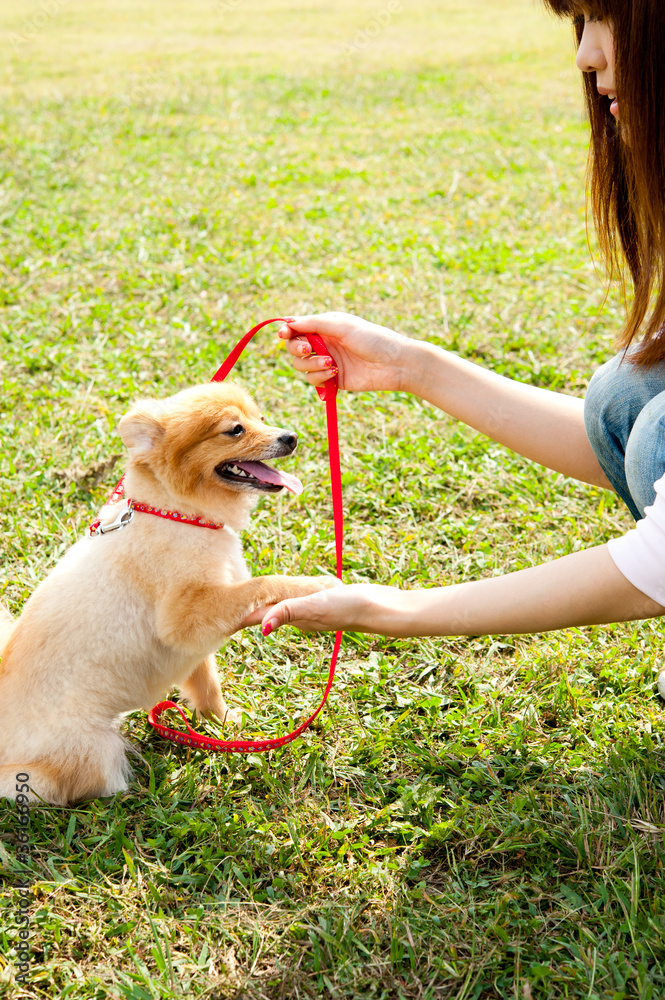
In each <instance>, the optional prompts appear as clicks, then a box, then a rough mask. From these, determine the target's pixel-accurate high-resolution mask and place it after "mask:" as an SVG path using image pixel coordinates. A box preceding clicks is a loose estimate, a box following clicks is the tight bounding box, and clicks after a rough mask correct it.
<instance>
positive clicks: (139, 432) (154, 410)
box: [118, 399, 164, 458]
mask: <svg viewBox="0 0 665 1000" xmlns="http://www.w3.org/2000/svg"><path fill="white" fill-rule="evenodd" d="M118 432H119V434H120V437H121V438H122V440H123V441H124V443H125V445H126V446H127V448H128V450H129V454H130V455H131V457H132V458H141V457H147V455H148V454H149V453H150V452H151V451H152V450H153V448H154V447H155V445H156V444H158V442H159V441H160V440H161V438H162V437H163V435H164V423H163V413H162V407H160V405H159V403H158V402H156V401H155V400H149V399H148V400H141V402H139V403H135V404H134V406H133V407H132V408H131V410H130V411H129V413H126V414H125V415H124V417H123V418H122V420H121V421H120V423H119V424H118Z"/></svg>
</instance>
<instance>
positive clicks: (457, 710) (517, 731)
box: [0, 0, 665, 1000]
mask: <svg viewBox="0 0 665 1000" xmlns="http://www.w3.org/2000/svg"><path fill="white" fill-rule="evenodd" d="M386 6H387V5H386ZM381 9H383V8H381V7H380V6H379V7H374V6H372V5H371V4H369V3H366V4H362V5H358V4H351V3H349V4H348V5H347V4H342V3H340V4H339V5H334V6H333V5H330V4H318V5H317V4H315V3H313V2H312V3H311V4H308V5H306V7H305V9H304V10H303V9H296V8H292V7H290V6H289V5H288V4H286V3H278V2H277V0H274V2H271V3H268V2H264V3H262V4H259V3H258V2H256V0H255V2H250V0H245V3H243V4H240V5H237V6H236V7H235V8H233V9H225V10H224V12H223V17H222V16H221V13H222V12H220V10H217V9H216V8H215V7H214V5H213V4H210V5H206V4H203V3H201V4H198V3H197V4H192V5H191V6H185V5H184V4H179V3H177V2H173V3H169V4H163V5H159V6H158V5H152V4H148V3H143V4H132V5H121V4H118V5H113V6H112V7H108V8H107V5H106V4H102V3H101V2H96V3H91V4H90V5H87V4H86V5H84V4H83V3H82V2H80V0H71V2H70V3H68V4H62V5H61V6H60V8H58V13H57V14H56V15H55V16H53V17H51V18H50V20H48V21H47V23H46V24H45V25H44V26H43V27H42V28H41V29H40V30H39V31H38V32H37V33H36V34H35V35H34V37H32V38H30V39H29V40H28V41H26V42H25V43H20V44H18V43H17V44H14V45H10V51H9V54H8V57H7V59H6V61H5V63H4V65H3V68H2V76H1V77H0V86H2V87H4V94H5V98H4V99H3V104H2V108H1V110H0V115H1V116H2V127H3V133H4V135H5V137H6V141H5V144H4V147H3V150H2V154H1V156H2V159H1V161H0V171H1V177H2V186H1V187H0V194H1V197H2V200H1V202H0V226H1V227H2V246H3V251H2V260H1V266H2V272H3V281H2V289H1V291H0V295H1V296H2V300H1V314H0V343H1V345H2V347H1V351H0V379H1V385H2V395H1V396H0V432H1V433H2V439H3V444H4V447H3V449H2V455H1V457H0V537H1V539H2V562H1V565H2V576H1V577H0V589H1V590H2V591H3V593H4V600H5V601H7V602H8V603H9V605H10V606H11V607H12V609H13V610H14V611H15V612H18V611H20V608H21V605H22V603H23V601H24V600H25V599H26V598H27V596H28V595H29V594H30V592H31V591H32V590H33V589H34V586H35V585H36V583H37V582H38V581H39V580H40V579H41V578H42V577H43V575H44V574H45V573H46V572H47V571H48V570H49V569H50V568H51V567H52V566H53V564H54V563H55V561H56V560H57V558H58V557H59V556H60V555H61V554H62V552H63V551H64V550H65V548H66V547H67V546H68V545H69V544H71V542H72V541H74V539H75V538H76V537H77V536H78V535H79V534H80V532H81V531H82V530H83V529H84V527H85V525H86V524H87V523H88V522H89V521H90V520H91V518H92V516H93V514H94V512H95V511H96V509H97V508H98V506H99V505H100V503H101V502H102V500H103V499H104V498H105V496H106V494H107V492H108V490H109V488H110V487H111V485H112V484H114V483H115V481H116V479H117V478H118V475H119V470H120V468H121V466H122V459H121V458H120V459H118V460H117V462H116V467H115V468H111V467H110V465H111V463H110V462H109V460H110V459H112V457H113V456H116V455H120V454H121V444H120V441H119V439H118V437H117V436H116V434H115V431H114V428H115V426H116V424H117V420H118V418H119V417H120V415H121V414H122V413H123V412H124V411H125V409H126V408H127V406H128V404H129V402H130V400H131V399H133V398H135V397H136V395H137V394H140V393H145V394H147V395H158V394H160V393H168V392H171V391H175V390H177V389H179V388H181V387H183V386H185V385H188V384H191V383H192V382H195V381H204V380H206V379H208V378H209V377H210V375H211V374H212V373H213V371H214V370H215V368H216V367H217V366H218V364H219V363H220V361H221V359H222V357H223V356H224V355H225V352H226V350H227V349H228V348H229V347H230V346H231V344H233V343H234V342H235V341H236V339H237V338H238V337H239V336H240V335H241V334H242V333H243V332H244V331H245V330H246V329H248V328H249V326H250V325H252V324H253V323H254V322H258V321H259V320H260V319H262V318H265V317H267V316H269V315H284V314H289V313H297V312H300V311H302V310H310V309H317V310H319V309H328V308H341V309H346V310H349V311H353V312H356V313H359V314H360V315H363V316H367V317H369V318H372V319H376V320H379V321H380V322H382V323H384V324H387V325H389V326H393V327H395V328H397V329H400V330H403V331H404V332H407V333H409V334H411V335H413V336H415V337H421V338H431V339H432V340H434V341H436V342H437V343H441V344H443V345H445V346H447V347H450V348H452V349H453V350H456V351H458V352H459V353H461V354H463V355H464V356H466V357H470V358H473V359H476V360H478V361H479V362H481V363H483V364H487V365H489V366H492V367H493V368H495V369H496V370H498V371H501V372H504V373H506V374H508V375H511V376H513V377H516V378H518V379H521V380H524V381H528V382H532V383H534V384H538V385H544V386H551V387H553V388H557V389H561V390H564V391H568V392H573V393H576V394H582V393H583V392H584V388H585V385H586V383H587V381H588V378H589V376H590V373H591V372H592V370H593V369H594V367H595V366H596V365H597V364H599V363H600V362H601V361H602V360H604V359H605V358H606V357H608V356H609V353H610V351H611V344H612V339H613V337H614V335H615V333H616V332H617V330H618V328H619V325H620V322H621V308H620V303H619V301H618V299H617V297H616V296H615V295H614V294H612V295H610V297H609V299H608V303H607V305H606V306H605V308H604V309H603V310H602V312H601V304H602V301H603V296H604V291H603V287H602V283H601V281H600V280H599V278H598V276H597V275H596V274H595V272H594V269H593V265H592V264H591V263H590V260H589V253H588V248H587V245H586V234H585V213H584V198H583V194H584V192H583V189H584V158H585V144H586V131H585V127H584V124H583V122H582V118H581V113H580V104H581V102H580V99H579V95H578V82H577V81H576V79H575V76H574V71H573V68H572V58H571V49H570V39H569V35H568V32H567V30H566V29H565V28H564V27H561V26H558V25H556V24H553V23H552V22H550V21H548V20H547V19H546V18H545V17H544V15H542V14H541V13H540V12H539V10H538V8H537V7H536V6H535V5H532V4H530V3H528V2H526V0H525V2H522V0H512V2H505V3H498V2H496V0H494V2H492V3H489V2H482V3H481V2H480V0H479V2H478V3H474V4H471V5H464V6H462V5H460V6H459V7H456V6H455V5H453V4H452V2H446V3H434V2H425V0H422V2H419V3H418V4H409V5H407V4H404V5H403V8H402V9H401V11H398V12H397V13H396V14H395V16H394V18H393V20H392V21H391V23H390V24H389V25H388V26H387V28H386V29H385V31H384V32H383V33H381V34H379V35H377V37H376V38H375V39H373V40H371V43H370V44H367V45H361V46H360V47H359V48H357V49H356V50H354V51H353V52H349V51H348V50H347V49H345V48H344V45H345V43H346V44H347V45H351V46H352V45H353V40H354V38H356V36H357V33H358V32H359V31H362V30H363V29H364V26H365V25H367V24H368V23H369V21H370V20H371V18H372V17H374V16H375V15H376V14H377V12H379V11H380V10H381ZM38 10H39V5H34V6H30V7H29V8H28V6H27V5H25V4H23V3H17V2H11V3H7V4H5V5H4V6H3V11H2V13H1V14H0V19H1V20H2V22H3V26H4V27H5V28H6V29H7V31H8V32H10V33H14V34H16V33H17V32H18V31H19V30H25V29H24V28H23V29H22V28H21V26H22V25H23V24H24V21H25V19H26V18H29V17H31V16H34V13H35V12H37V11H38ZM10 88H11V91H10ZM237 371H238V377H239V378H240V379H241V380H242V382H243V383H244V384H245V385H246V386H247V387H248V388H250V390H251V391H252V392H253V393H254V394H255V395H256V397H257V398H258V399H259V401H260V404H261V406H262V408H263V411H264V412H265V413H266V414H267V415H269V416H271V417H272V418H274V419H275V420H280V421H283V422H284V423H286V424H288V425H289V426H293V427H294V428H295V429H297V430H298V432H299V434H300V435H301V445H300V448H299V454H298V456H297V457H296V458H295V459H294V460H293V462H292V463H290V466H289V467H290V468H292V469H293V470H297V471H298V474H299V475H300V477H301V478H302V479H303V480H304V481H305V483H306V491H305V493H304V495H303V497H302V498H301V500H299V501H295V500H288V499H287V500H282V499H277V500H270V499H267V500H265V501H264V502H262V504H261V506H260V508H259V510H258V512H257V514H256V516H255V518H254V528H255V531H254V532H253V534H252V536H251V537H250V536H248V537H247V538H246V540H245V551H246V554H247V558H248V562H249V564H250V566H251V568H252V570H253V572H255V573H268V572H272V571H273V570H275V569H278V570H280V571H283V572H294V573H296V572H308V573H309V572H316V571H318V570H319V569H322V568H323V569H326V570H328V571H329V570H330V569H331V568H332V566H333V538H332V523H331V514H330V501H329V496H328V485H327V472H326V454H325V452H326V445H325V430H324V419H323V413H322V409H321V406H320V404H319V402H318V400H317V397H316V395H315V393H314V392H313V391H312V390H311V389H309V388H308V387H307V386H306V385H304V384H303V383H302V382H301V381H299V380H298V379H297V378H295V377H294V376H293V374H292V372H291V369H290V366H289V365H288V364H287V361H286V358H285V354H284V352H283V350H282V348H281V347H280V345H278V344H277V343H276V342H275V340H274V339H273V338H272V337H271V336H270V334H269V333H266V334H264V335H263V336H262V337H261V339H258V340H257V341H256V342H255V343H254V344H253V345H252V347H251V348H249V349H248V351H247V352H246V354H245V355H244V358H243V361H242V363H241V365H240V367H239V369H238V370H237ZM340 431H341V438H342V448H343V468H344V474H345V505H346V511H347V526H348V527H347V540H346V552H345V576H346V579H347V580H348V581H379V582H382V583H393V584H396V585H400V586H405V587H409V586H423V585H432V584H440V583H448V582H450V583H452V582H456V581H460V580H466V579H474V578H479V577H482V576H487V575H492V574H495V573H501V572H506V571H510V570H513V569H517V568H520V567H523V566H529V565H533V564H535V563H538V562H540V561H543V560H546V559H551V558H554V557H556V556H558V555H562V554H564V553H566V552H569V551H571V550H573V549H574V548H577V547H581V546H582V547H583V546H588V545H594V544H598V543H599V542H601V541H603V540H605V539H607V538H609V537H611V536H612V535H616V534H619V533H621V532H622V531H624V530H625V529H626V528H627V527H628V526H629V524H630V520H629V517H628V515H627V513H626V512H625V511H624V509H623V508H622V506H621V504H620V503H619V502H618V501H617V500H616V498H614V497H613V496H612V495H610V494H608V493H605V492H603V491H601V490H597V489H594V488H592V487H587V486H583V485H580V484H578V483H574V482H571V481H568V480H565V479H564V478H563V477H561V476H557V475H554V474H550V473H548V472H546V471H544V470H543V469H541V468H540V467H537V466H534V465H531V464H529V463H528V462H526V461H524V460H522V459H520V458H518V457H515V456H513V455H511V454H509V453H507V452H506V451H505V450H504V449H502V448H500V447H499V446H497V445H495V444H493V443H492V442H489V441H488V440H486V439H485V438H483V437H482V436H479V435H477V434H475V433H473V432H471V431H469V430H468V429H466V428H463V427H459V426H457V425H455V424H453V423H452V422H450V421H449V420H448V419H447V418H446V417H445V416H444V415H442V414H440V413H438V412H436V411H434V410H433V409H432V408H430V407H429V406H426V405H423V404H421V403H419V402H418V401H416V400H414V399H411V398H409V397H407V396H405V395H403V394H387V395H382V396H380V397H379V396H371V395H369V394H367V395H365V394H360V395H357V396H354V397H351V396H344V397H342V399H341V401H340ZM660 641H661V629H660V626H659V624H658V623H657V622H647V623H642V624H631V625H618V626H610V627H606V628H592V629H571V630H568V631H565V632H561V633H553V634H549V635H538V636H531V637H517V638H514V637H499V638H498V639H497V638H496V637H476V638H468V639H466V638H464V639H441V640H417V641H416V640H414V641H392V640H382V639H378V638H373V637H370V636H359V635H347V636H346V637H345V642H344V647H343V653H342V658H341V663H340V669H339V674H338V678H337V680H336V683H335V686H334V688H333V691H332V694H331V697H330V701H329V707H327V708H326V710H325V712H324V714H323V715H322V716H321V717H320V718H319V720H317V723H316V724H315V726H314V727H313V731H311V732H310V733H308V734H307V735H306V736H305V737H304V738H303V739H302V740H300V741H299V742H297V743H295V744H293V745H292V746H291V747H289V748H286V749H285V750H283V751H279V752H275V753H272V754H269V755H266V756H250V757H247V758H245V757H226V756H220V757H208V756H206V755H204V754H200V753H197V752H191V751H184V750H182V749H178V748H174V747H171V746H169V745H168V744H166V743H164V741H162V740H161V739H159V738H157V737H155V736H153V734H152V732H151V731H149V727H147V725H146V721H145V716H144V714H143V713H136V714H135V715H134V716H132V717H131V718H130V719H129V720H128V722H127V725H126V731H127V733H128V735H129V736H130V738H131V739H132V741H133V743H134V744H135V745H136V746H137V747H138V748H139V750H140V751H141V754H142V759H140V760H138V761H137V780H136V782H135V784H134V785H133V786H132V788H131V790H130V791H129V792H128V793H127V794H125V795H122V796H118V797H116V798H115V799H113V800H108V801H97V802H93V803H89V804H86V805H84V806H81V807H80V808H76V809H72V810H61V809H55V808H39V809H34V810H33V811H32V819H31V836H32V847H33V852H32V862H31V864H30V865H29V866H28V869H27V870H25V869H24V868H22V867H21V865H20V864H19V863H18V862H17V860H16V846H17V845H16V834H17V830H18V826H17V815H16V809H15V807H14V806H13V805H10V804H7V803H3V804H2V805H1V806H0V831H1V832H0V836H1V838H2V839H1V840H0V855H1V860H2V865H3V874H4V883H3V889H2V893H1V896H0V900H1V905H2V909H3V919H2V921H1V922H0V926H1V927H2V930H0V935H2V947H1V948H0V995H3V996H8V997H12V998H13V997H17V998H20V997H33V996H44V997H47V996H53V995H59V996H66V997H71V998H76V1000H79V998H86V1000H92V998H102V997H113V998H118V1000H119V998H123V1000H125V998H126V1000H130V998H131V1000H143V998H162V997H164V998H171V997H188V998H189V997H196V998H198V997H200V998H204V997H213V998H227V997H234V998H237V1000H240V998H247V1000H261V998H270V1000H273V998H275V1000H276V998H281V997H299V998H305V997H319V996H326V997H331V998H340V1000H341V998H362V1000H365V998H367V1000H370V998H371V1000H374V998H377V1000H378V998H390V1000H392V998H395V1000H398V998H399V1000H402V998H404V1000H406V998H412V997H413V998H424V1000H435V998H436V1000H439V998H441V1000H444V998H445V1000H447V998H451V1000H452V998H455V1000H490V998H499V1000H503V998H511V1000H512V998H515V1000H522V998H524V1000H529V998H532V1000H536V998H538V1000H550V998H557V1000H558V998H574V1000H626V998H643V1000H657V998H659V997H662V996H663V995H665V981H664V980H665V975H664V973H663V971H662V968H663V956H664V954H665V940H664V938H665V919H664V917H663V913H662V908H663V904H662V899H663V897H664V890H665V875H664V872H663V862H664V860H665V850H664V842H663V833H664V832H665V811H664V806H663V789H664V785H665V779H664V778H663V775H662V769H663V762H664V754H663V741H662V737H661V731H662V727H663V721H664V712H663V708H662V707H661V702H660V701H659V700H658V698H657V696H656V694H655V690H654V683H653V681H654V671H655V670H656V669H657V668H658V663H657V661H658V657H659V653H660ZM330 646H331V641H330V638H329V637H321V638H314V637H304V636H301V635H300V634H298V633H296V632H290V631H288V630H282V631H280V632H279V633H278V634H277V635H276V636H274V637H271V639H270V640H269V641H263V640H261V639H260V637H259V636H258V634H257V631H256V630H253V631H246V632H245V633H244V634H242V635H241V636H239V637H238V638H236V639H234V640H232V641H231V642H230V643H229V645H228V647H227V650H226V652H225V653H224V654H221V655H220V669H221V670H222V671H223V672H224V673H225V675H226V676H227V681H226V691H227V694H228V697H229V701H230V702H231V703H232V704H234V705H243V706H246V707H247V708H252V709H253V711H254V712H255V720H256V721H255V726H256V730H255V731H257V732H258V731H261V732H265V733H268V734H272V733H281V732H285V731H287V729H288V728H289V726H290V725H291V723H292V721H294V720H295V719H296V718H298V717H301V714H302V712H303V711H306V710H308V709H310V708H311V707H313V706H314V704H315V703H316V700H317V698H318V697H319V693H320V690H321V687H322V684H323V680H324V676H325V671H326V664H327V657H328V655H329V651H330ZM24 876H25V877H27V878H28V879H29V881H30V882H31V884H32V886H33V891H34V906H33V910H32V929H33V936H32V938H31V947H32V949H33V959H32V980H31V984H30V986H29V987H25V988H23V987H21V986H20V985H19V984H16V983H15V981H14V980H13V978H12V977H13V974H14V971H15V952H14V949H15V946H16V943H17V937H16V928H15V924H14V922H13V921H14V914H15V912H16V903H17V892H16V888H15V886H16V884H17V883H18V882H19V881H20V879H21V878H22V877H24Z"/></svg>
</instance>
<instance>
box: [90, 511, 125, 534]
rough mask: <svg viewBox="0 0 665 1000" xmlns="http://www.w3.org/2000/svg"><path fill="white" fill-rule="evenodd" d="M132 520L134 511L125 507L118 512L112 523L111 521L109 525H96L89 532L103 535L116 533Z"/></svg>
mask: <svg viewBox="0 0 665 1000" xmlns="http://www.w3.org/2000/svg"><path fill="white" fill-rule="evenodd" d="M133 519H134V511H133V510H130V509H129V507H126V508H125V509H124V510H121V511H120V513H119V514H118V515H117V517H116V518H115V520H114V521H111V522H110V524H98V525H97V527H96V528H95V529H94V531H91V534H92V535H105V534H106V533H107V531H117V530H118V529H120V528H125V527H126V526H127V525H128V524H129V523H130V521H132V520H133Z"/></svg>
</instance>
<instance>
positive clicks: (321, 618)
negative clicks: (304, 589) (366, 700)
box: [262, 583, 411, 636]
mask: <svg viewBox="0 0 665 1000" xmlns="http://www.w3.org/2000/svg"><path fill="white" fill-rule="evenodd" d="M404 596H405V595H404V592H403V591H401V590H397V589H396V588H395V587H381V586H378V585H376V584H366V583H358V584H349V585H344V584H343V585H341V586H339V587H336V588H333V589H330V590H324V591H319V593H318V594H311V595H309V596H307V597H295V598H290V599H288V600H286V601H280V603H279V604H275V605H274V606H273V607H271V608H264V609H263V610H264V615H263V621H262V625H263V627H262V632H263V634H264V635H270V633H271V632H274V631H275V630H276V629H278V628H279V627H280V626H281V625H294V626H295V627H296V628H299V629H301V630H302V631H303V632H336V631H338V630H340V629H343V630H346V631H350V632H373V633H376V634H379V635H391V636H399V635H409V634H411V633H409V632H405V631H404V627H405V624H406V623H404V624H402V623H400V618H402V617H403V615H404V610H405V609H404ZM406 627H407V628H408V626H406Z"/></svg>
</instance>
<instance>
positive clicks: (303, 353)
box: [300, 344, 312, 358]
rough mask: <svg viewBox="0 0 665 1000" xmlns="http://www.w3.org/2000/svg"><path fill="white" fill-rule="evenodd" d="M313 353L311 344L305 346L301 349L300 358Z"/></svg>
mask: <svg viewBox="0 0 665 1000" xmlns="http://www.w3.org/2000/svg"><path fill="white" fill-rule="evenodd" d="M311 353H312V347H311V344H303V345H302V346H301V348H300V356H301V357H303V358H306V357H308V356H309V355H310V354H311Z"/></svg>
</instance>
